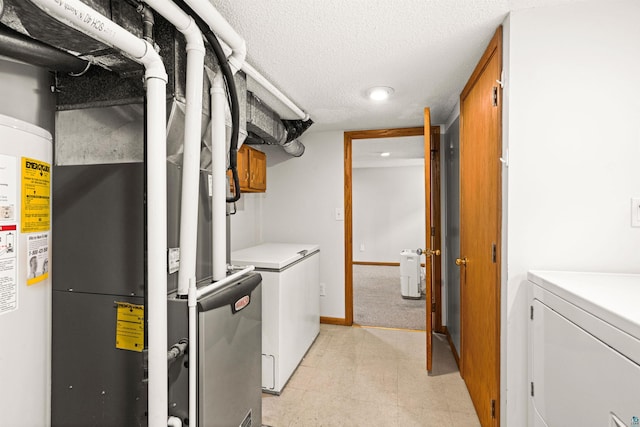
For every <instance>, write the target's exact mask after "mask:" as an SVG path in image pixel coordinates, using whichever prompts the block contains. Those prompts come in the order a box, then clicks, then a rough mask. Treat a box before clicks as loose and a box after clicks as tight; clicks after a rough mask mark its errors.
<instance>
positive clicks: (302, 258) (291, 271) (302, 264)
mask: <svg viewBox="0 0 640 427" xmlns="http://www.w3.org/2000/svg"><path fill="white" fill-rule="evenodd" d="M231 263H232V264H234V265H254V266H255V267H256V271H259V272H260V274H261V275H262V388H263V390H264V391H265V392H269V393H274V394H280V392H281V391H282V389H283V388H284V386H285V385H286V383H287V381H288V380H289V378H290V377H291V374H293V372H294V371H295V369H296V368H297V366H298V364H299V363H300V361H301V360H302V358H303V357H304V355H305V354H306V352H307V350H308V349H309V347H311V344H313V341H314V340H315V339H316V337H317V336H318V333H320V247H319V246H318V245H314V244H295V243H264V244H261V245H258V246H253V247H250V248H246V249H242V250H238V251H234V252H232V253H231Z"/></svg>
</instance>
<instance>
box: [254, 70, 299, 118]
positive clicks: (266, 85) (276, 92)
mask: <svg viewBox="0 0 640 427" xmlns="http://www.w3.org/2000/svg"><path fill="white" fill-rule="evenodd" d="M242 71H244V72H245V73H246V74H247V76H249V77H251V78H252V79H253V80H255V82H256V83H258V84H259V85H260V86H262V87H263V88H265V89H266V90H268V91H269V93H271V94H272V95H273V96H275V97H276V98H278V101H280V102H282V103H283V104H284V105H285V106H286V107H287V108H288V109H289V110H291V112H293V113H294V114H295V115H296V116H298V118H299V119H300V120H304V121H307V120H309V119H310V117H309V114H307V113H305V112H304V111H302V110H301V109H300V108H299V107H298V106H297V105H296V104H294V103H293V101H291V100H290V99H289V98H288V97H287V96H286V95H285V94H284V93H282V92H280V90H279V89H278V88H277V87H275V86H274V85H272V84H271V82H269V80H267V79H266V78H265V77H264V76H263V75H262V74H260V73H259V72H258V71H257V70H256V69H255V68H253V67H252V66H251V65H250V64H249V63H248V62H245V63H244V64H243V65H242Z"/></svg>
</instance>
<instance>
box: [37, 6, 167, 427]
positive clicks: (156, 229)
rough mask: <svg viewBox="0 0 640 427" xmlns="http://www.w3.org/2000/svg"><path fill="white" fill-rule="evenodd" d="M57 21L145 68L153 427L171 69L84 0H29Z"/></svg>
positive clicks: (163, 303) (157, 425)
mask: <svg viewBox="0 0 640 427" xmlns="http://www.w3.org/2000/svg"><path fill="white" fill-rule="evenodd" d="M30 1H31V2H32V3H33V4H34V5H36V6H37V7H38V8H40V9H41V10H42V11H43V12H45V13H46V14H48V15H49V16H51V17H52V18H54V19H56V20H57V21H59V22H61V23H63V24H65V25H67V26H69V27H72V28H74V29H76V30H78V31H80V32H82V33H84V34H87V35H88V36H90V37H92V38H93V39H95V40H98V41H100V42H102V43H104V44H106V45H108V46H111V47H113V48H116V49H118V50H120V51H121V52H122V53H124V54H125V55H127V56H128V57H130V58H131V59H133V60H134V61H136V62H138V63H140V64H142V65H144V67H145V83H146V94H147V102H146V105H147V123H146V133H147V150H146V151H147V152H146V154H147V159H146V166H147V228H148V232H147V319H148V320H147V322H148V328H147V331H148V349H149V362H148V363H149V366H148V368H149V369H148V373H149V374H148V375H149V382H148V401H149V406H148V415H149V423H148V425H149V427H165V426H166V425H167V420H168V408H167V407H168V378H167V377H168V375H167V368H168V362H167V258H166V250H167V169H166V152H167V147H166V145H167V134H166V84H167V73H166V71H165V68H164V64H163V63H162V60H161V58H160V56H159V55H158V53H157V52H156V51H155V50H154V49H153V46H151V45H150V44H149V43H148V42H146V41H144V40H141V39H139V38H138V37H136V36H134V35H133V34H131V33H129V32H128V31H127V30H125V29H124V28H122V27H120V26H119V25H117V24H116V23H114V22H112V21H111V20H109V19H108V18H106V17H105V16H103V15H102V14H100V13H98V12H96V11H95V10H94V9H92V8H90V7H89V6H87V5H86V4H84V3H82V2H81V1H80V0H30Z"/></svg>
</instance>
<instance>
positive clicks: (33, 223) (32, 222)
mask: <svg viewBox="0 0 640 427" xmlns="http://www.w3.org/2000/svg"><path fill="white" fill-rule="evenodd" d="M50 199H51V165H49V163H46V162H41V161H40V160H34V159H30V158H28V157H23V158H22V213H21V219H22V232H23V233H32V232H37V231H48V230H49V227H50V225H51V224H50V222H51V214H50V212H51V200H50Z"/></svg>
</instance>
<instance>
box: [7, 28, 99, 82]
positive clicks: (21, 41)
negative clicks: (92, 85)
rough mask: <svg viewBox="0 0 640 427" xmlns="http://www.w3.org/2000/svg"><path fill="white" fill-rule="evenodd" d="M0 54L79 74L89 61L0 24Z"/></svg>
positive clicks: (28, 62) (47, 67) (52, 69)
mask: <svg viewBox="0 0 640 427" xmlns="http://www.w3.org/2000/svg"><path fill="white" fill-rule="evenodd" d="M0 55H2V56H6V57H8V58H13V59H17V60H19V61H22V62H26V63H27V64H32V65H37V66H39V67H43V68H46V69H48V70H51V71H60V72H64V73H71V74H80V73H83V72H84V71H86V70H87V68H88V67H89V62H87V61H84V60H82V59H80V58H77V57H75V56H73V55H71V54H70V53H67V52H64V51H62V50H60V49H56V48H55V47H53V46H49V45H48V44H46V43H43V42H41V41H38V40H35V39H32V38H31V37H29V36H25V35H24V34H22V33H19V32H17V31H15V30H12V29H11V28H9V27H7V26H6V25H4V24H0Z"/></svg>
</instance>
